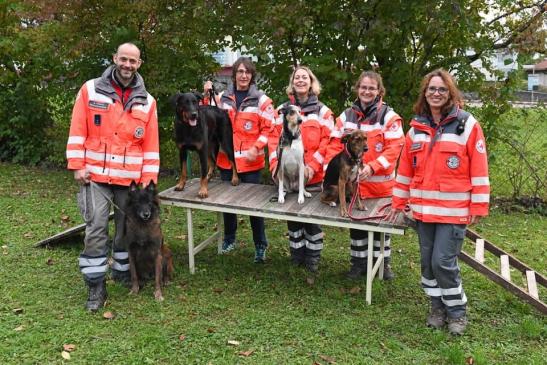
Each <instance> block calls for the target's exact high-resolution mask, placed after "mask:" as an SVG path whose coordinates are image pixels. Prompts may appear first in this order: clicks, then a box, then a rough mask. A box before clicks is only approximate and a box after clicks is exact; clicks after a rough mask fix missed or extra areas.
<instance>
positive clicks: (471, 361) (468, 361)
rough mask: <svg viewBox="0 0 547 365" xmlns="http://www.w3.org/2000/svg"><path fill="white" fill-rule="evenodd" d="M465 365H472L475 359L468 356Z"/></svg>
mask: <svg viewBox="0 0 547 365" xmlns="http://www.w3.org/2000/svg"><path fill="white" fill-rule="evenodd" d="M465 363H466V364H467V365H473V364H474V363H475V359H473V357H472V356H469V357H468V358H466V359H465Z"/></svg>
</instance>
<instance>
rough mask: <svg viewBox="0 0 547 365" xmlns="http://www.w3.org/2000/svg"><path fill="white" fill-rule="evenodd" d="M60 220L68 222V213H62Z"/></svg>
mask: <svg viewBox="0 0 547 365" xmlns="http://www.w3.org/2000/svg"><path fill="white" fill-rule="evenodd" d="M61 222H63V223H68V222H70V217H69V216H68V215H62V216H61Z"/></svg>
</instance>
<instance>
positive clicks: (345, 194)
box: [321, 130, 367, 217]
mask: <svg viewBox="0 0 547 365" xmlns="http://www.w3.org/2000/svg"><path fill="white" fill-rule="evenodd" d="M342 144H343V145H344V150H342V152H340V153H339V154H337V155H336V156H334V158H333V159H332V160H331V161H330V162H329V165H328V166H327V171H326V172H325V178H324V180H323V193H322V194H321V201H322V202H323V203H325V204H329V205H330V206H332V207H335V206H336V202H337V201H338V202H339V203H340V216H342V217H347V216H348V208H347V200H348V198H349V200H351V197H352V195H353V194H354V192H355V191H356V189H358V188H359V187H358V183H357V177H358V176H359V170H360V169H361V168H362V167H363V162H362V158H363V153H364V152H365V151H366V150H367V137H366V133H365V132H363V131H360V130H354V131H353V132H351V133H349V134H346V135H344V136H343V137H342ZM357 206H358V209H359V210H364V209H365V207H364V205H363V202H362V201H361V198H360V196H359V194H357Z"/></svg>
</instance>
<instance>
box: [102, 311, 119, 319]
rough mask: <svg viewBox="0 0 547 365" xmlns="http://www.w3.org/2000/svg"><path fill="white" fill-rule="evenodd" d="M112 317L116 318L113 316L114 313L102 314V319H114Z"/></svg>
mask: <svg viewBox="0 0 547 365" xmlns="http://www.w3.org/2000/svg"><path fill="white" fill-rule="evenodd" d="M114 317H116V316H115V315H114V313H112V312H110V311H108V312H104V313H103V318H104V319H114Z"/></svg>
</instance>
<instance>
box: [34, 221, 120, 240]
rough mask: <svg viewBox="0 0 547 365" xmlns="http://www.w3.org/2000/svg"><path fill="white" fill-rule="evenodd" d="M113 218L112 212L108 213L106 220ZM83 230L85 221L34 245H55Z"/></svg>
mask: <svg viewBox="0 0 547 365" xmlns="http://www.w3.org/2000/svg"><path fill="white" fill-rule="evenodd" d="M113 218H114V213H110V215H109V216H108V220H111V219H113ZM84 231H85V223H82V224H79V225H77V226H75V227H72V228H69V229H67V230H66V231H63V232H61V233H57V234H56V235H53V236H51V237H48V238H46V239H44V240H41V241H38V242H37V243H35V244H34V247H46V246H52V245H56V244H58V243H59V242H62V241H64V240H67V239H69V238H72V237H76V236H77V235H79V234H80V233H82V232H84Z"/></svg>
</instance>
